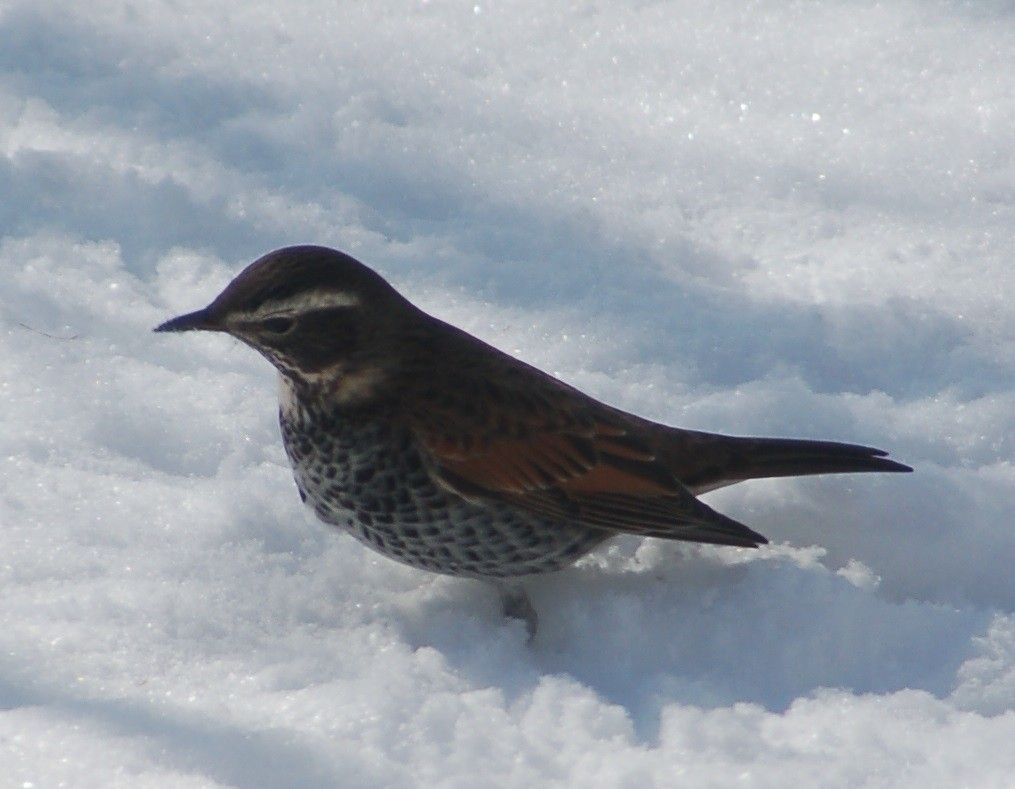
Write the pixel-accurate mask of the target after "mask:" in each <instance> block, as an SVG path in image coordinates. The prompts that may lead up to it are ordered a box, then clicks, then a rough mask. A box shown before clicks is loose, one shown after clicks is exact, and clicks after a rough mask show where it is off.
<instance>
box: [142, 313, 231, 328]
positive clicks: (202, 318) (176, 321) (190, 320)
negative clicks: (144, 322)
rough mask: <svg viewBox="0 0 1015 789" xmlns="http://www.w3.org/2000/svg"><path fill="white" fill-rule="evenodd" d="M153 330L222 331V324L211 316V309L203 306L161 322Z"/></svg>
mask: <svg viewBox="0 0 1015 789" xmlns="http://www.w3.org/2000/svg"><path fill="white" fill-rule="evenodd" d="M153 331H222V326H221V325H220V324H219V323H218V321H216V320H215V318H214V317H213V316H212V314H211V310H210V309H209V308H208V307H205V308H204V309H203V310H198V311H197V312H188V313H187V314H186V315H180V316H179V317H177V318H173V319H172V320H168V321H166V322H165V323H161V324H159V325H158V326H156V327H155V329H154V330H153Z"/></svg>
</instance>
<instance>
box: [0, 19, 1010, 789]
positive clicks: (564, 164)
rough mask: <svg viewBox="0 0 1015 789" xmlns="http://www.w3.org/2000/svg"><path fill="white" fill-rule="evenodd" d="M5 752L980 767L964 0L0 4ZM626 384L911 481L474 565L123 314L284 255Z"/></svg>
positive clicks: (979, 302)
mask: <svg viewBox="0 0 1015 789" xmlns="http://www.w3.org/2000/svg"><path fill="white" fill-rule="evenodd" d="M0 41H2V42H3V44H2V45H0V151H2V153H3V156H2V158H0V193H2V194H3V195H4V197H3V199H2V200H0V344H2V350H0V365H2V369H0V403H2V408H0V468H2V481H3V484H2V486H0V556H2V560H0V588H2V595H0V743H2V747H0V766H2V769H3V774H4V775H6V776H7V779H5V781H9V785H12V786H25V787H27V786H36V787H44V786H45V787H48V786H61V785H63V786H95V787H108V786H131V787H138V786H174V787H175V786H194V787H197V786H281V785H286V786H333V785H337V786H350V787H351V786H356V787H361V786H412V785H438V786H449V787H465V786H475V785H498V786H532V785H548V786H553V785H558V786H565V785H585V786H588V785H597V786H618V787H619V786H648V785H658V786H672V785H674V784H675V783H677V784H679V785H682V786H728V785H730V784H732V783H734V782H736V783H740V784H742V785H746V786H772V787H775V786H786V785H791V784H792V783H801V784H804V785H826V786H829V785H836V786H858V785H864V786H921V787H926V786H955V785H970V786H973V785H975V786H982V787H989V786H1004V785H1008V784H1009V783H1010V781H1011V775H1012V772H1013V770H1015V749H1012V747H1011V743H1012V742H1013V741H1015V574H1013V573H1012V572H1011V564H1012V560H1013V557H1015V528H1013V526H1015V524H1013V521H1015V517H1013V516H1015V512H1013V508H1012V501H1015V465H1013V462H1012V456H1013V454H1015V309H1013V308H1012V306H1011V303H1012V296H1013V295H1015V268H1013V266H1012V262H1011V250H1012V249H1013V244H1015V158H1013V155H1012V151H1013V150H1015V124H1013V123H1012V119H1013V117H1015V66H1013V62H1012V56H1011V53H1012V52H1015V22H1013V18H1012V16H1011V13H1010V7H1009V5H1008V4H1007V3H1004V2H988V1H986V0H985V1H984V2H977V3H959V2H944V0H941V2H924V3H917V2H907V1H906V0H902V1H900V2H896V3H888V4H878V3H863V2H859V3H858V2H832V1H831V0H824V1H823V2H815V3H803V4H801V3H794V4H787V3H782V2H775V0H770V1H767V2H766V0H761V2H757V3H751V4H745V3H742V2H734V1H733V0H730V1H729V2H725V1H721V2H718V3H711V4H697V3H682V2H664V3H635V4H619V3H618V4H608V3H593V2H577V3H567V4H565V3H545V2H515V3H504V2H488V1H487V0H481V1H480V2H476V3H452V2H441V1H440V0H432V1H431V2H426V0H424V1H423V2H418V3H407V2H401V3H396V2H374V3H369V4H347V5H342V6H336V5H335V4H333V3H324V2H306V3H289V4H285V5H280V4H278V3H268V2H264V1H263V0H251V1H250V2H243V3H239V2H227V1H226V0H211V1H209V0H201V2H192V1H190V0H180V1H179V2H176V3H173V4H171V5H169V4H164V3H159V2H155V1H154V0H134V2H131V3H124V2H116V1H115V0H106V1H104V2H96V3H90V4H87V6H86V5H83V4H80V3H72V2H66V1H65V0H52V1H51V2H48V3H43V4H39V3H27V2H21V1H20V0H14V2H10V3H7V4H5V5H3V6H2V7H0ZM298 242H315V243H323V244H329V245H332V246H335V247H338V248H340V249H343V250H345V251H347V252H350V253H351V254H353V255H356V256H357V257H359V258H361V259H362V260H364V261H365V262H367V263H368V264H370V265H372V266H374V267H376V268H377V269H378V270H380V271H381V272H383V273H384V274H385V275H386V276H388V277H389V278H390V279H391V280H392V281H393V282H394V283H395V284H396V285H397V286H398V287H399V288H400V289H401V290H402V291H403V292H404V293H406V295H408V296H409V297H410V298H412V299H413V300H414V301H416V302H417V303H418V304H420V305H421V306H423V307H424V308H426V309H428V310H430V311H432V312H434V313H436V314H438V315H440V316H441V317H443V318H445V319H447V320H450V321H451V322H453V323H456V324H458V325H461V326H462V327H463V328H466V329H467V330H469V331H471V332H473V333H475V334H477V335H479V336H481V337H482V338H484V339H486V340H488V341H490V342H492V343H494V344H495V345H497V346H499V347H501V348H504V349H506V350H508V351H509V352H512V353H515V354H516V355H518V356H519V357H521V358H524V359H526V360H528V361H530V362H532V363H534V364H536V365H538V366H540V367H542V368H544V369H548V370H550V371H552V372H554V373H555V374H557V375H559V376H560V377H561V378H563V379H564V380H567V381H569V382H571V383H573V384H575V385H577V386H578V387H580V388H582V389H583V390H585V391H588V392H589V393H591V394H593V395H595V396H597V397H599V398H601V399H604V400H606V401H608V402H610V403H613V404H615V405H618V406H620V407H623V408H625V409H628V410H632V411H635V412H637V413H639V414H643V415H645V416H647V417H650V418H656V419H660V420H663V421H667V422H669V423H672V424H678V425H681V426H685V427H692V428H698V429H707V430H717V431H721V432H730V433H741V434H760V435H786V436H801V437H821V438H830V439H840V440H849V441H855V442H861V443H869V444H871V445H874V446H879V447H884V448H886V449H890V450H891V451H892V454H893V456H894V457H897V458H898V459H900V460H902V461H904V462H906V463H909V464H911V465H913V466H914V467H915V468H916V473H914V474H913V475H908V476H901V475H865V476H854V477H834V478H833V477H827V478H812V479H808V480H771V481H760V482H752V483H747V484H745V485H740V486H736V487H733V488H729V489H725V490H722V491H717V492H715V493H713V494H709V496H708V497H707V500H708V501H709V503H710V504H711V505H713V506H715V507H717V508H719V509H720V510H722V511H724V512H727V513H728V514H730V515H731V516H733V517H735V518H737V519H739V520H742V521H744V522H745V523H747V524H748V525H750V526H751V527H753V528H755V529H757V530H759V531H760V532H762V533H763V534H765V535H766V536H768V537H769V538H771V539H772V540H773V545H772V546H771V547H769V548H766V549H762V550H759V551H755V552H751V551H740V550H735V549H721V548H711V547H705V548H697V547H687V546H679V545H672V544H666V543H663V542H660V541H653V540H647V541H639V540H636V539H633V538H628V539H620V540H617V541H616V542H614V543H612V544H611V545H609V546H608V547H607V548H605V549H603V550H602V551H600V552H599V553H597V554H596V555H595V556H593V557H591V558H590V559H589V560H587V561H585V562H583V563H582V564H580V565H579V566H577V567H576V568H574V569H571V570H568V571H565V572H563V573H560V574H557V575H554V576H548V577H544V578H541V579H539V580H536V581H535V582H533V584H532V586H531V590H530V592H531V595H532V598H533V600H534V603H535V605H536V608H537V609H538V610H539V612H540V616H541V623H542V624H541V627H542V630H541V633H540V635H539V637H538V638H537V640H536V642H535V643H534V644H532V645H531V646H530V645H527V644H526V643H525V634H524V631H523V628H522V627H521V625H520V624H519V623H512V622H506V621H505V620H503V619H502V618H501V617H500V615H499V612H498V603H497V600H496V597H495V595H494V593H493V592H492V591H491V590H489V589H487V588H485V587H483V586H482V585H480V584H478V583H475V582H470V581H462V580H455V579H450V578H441V577H435V576H429V575H426V574H424V573H421V572H417V571H415V570H412V569H409V568H406V567H402V566H400V565H398V564H396V563H393V562H390V561H388V560H386V559H384V558H383V557H379V556H377V555H375V554H372V553H370V552H369V551H368V550H367V549H366V548H364V547H363V546H361V545H359V544H358V543H356V542H355V541H354V540H352V539H351V538H347V537H344V536H341V535H338V534H335V533H332V532H329V531H328V530H327V529H326V528H325V527H324V526H323V525H321V524H319V523H318V522H316V521H315V520H314V518H313V517H312V515H311V514H309V513H308V512H306V511H305V510H304V509H303V508H302V506H301V505H300V502H299V498H298V497H297V495H296V492H295V489H294V486H293V483H292V480H291V476H290V473H289V470H288V468H287V465H286V461H285V458H284V455H283V452H282V449H281V445H280V442H279V437H278V430H277V426H276V424H275V409H276V406H275V397H276V392H275V381H274V376H273V374H272V372H271V370H270V368H268V367H267V366H266V365H265V363H264V362H263V361H262V360H261V359H260V358H259V357H257V356H256V355H255V354H252V353H250V352H249V351H248V350H246V349H244V348H243V347H242V346H240V345H239V344H238V343H236V342H234V341H231V340H229V339H228V338H224V337H216V336H209V337H198V336H189V335H188V336H187V337H173V336H169V337H166V336H163V335H154V334H152V333H150V329H151V327H153V326H154V325H156V324H157V323H158V322H160V321H162V320H164V319H166V318H168V317H170V316H172V315H175V314H177V313H179V312H183V311H188V310H191V309H195V308H197V307H200V306H203V305H204V304H206V303H207V302H208V301H209V300H210V299H211V298H212V297H213V296H214V295H215V294H216V293H217V292H218V290H219V288H221V287H222V286H223V285H224V284H225V283H226V282H227V281H228V280H229V279H230V277H231V276H232V275H234V274H235V273H236V272H237V271H238V270H239V269H240V268H241V267H242V266H243V265H245V264H246V263H247V262H249V261H250V260H251V259H253V258H254V257H256V256H258V255H260V254H262V253H263V252H265V251H267V250H269V249H271V248H274V247H277V246H282V245H285V244H290V243H298Z"/></svg>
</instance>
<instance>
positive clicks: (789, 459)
mask: <svg viewBox="0 0 1015 789" xmlns="http://www.w3.org/2000/svg"><path fill="white" fill-rule="evenodd" d="M713 438H714V439H715V444H714V445H713V447H710V449H712V450H713V452H708V451H706V452H705V453H703V454H705V455H708V456H711V455H713V454H714V457H715V462H714V463H709V462H707V461H708V460H710V459H711V457H709V458H707V459H706V458H702V460H703V462H702V463H701V465H700V466H698V467H696V468H694V469H691V470H689V472H688V473H687V474H686V478H685V477H681V481H682V482H683V483H684V484H685V485H687V487H688V488H690V489H691V490H692V491H694V492H695V493H704V492H705V491H708V490H714V489H715V488H721V487H723V486H724V485H730V484H732V483H734V482H741V481H743V480H745V479H759V478H762V477H795V476H804V475H809V474H852V473H857V472H865V471H912V470H913V469H912V468H910V467H909V466H906V465H903V464H902V463H897V462H896V461H894V460H889V459H888V458H887V457H886V455H887V454H888V453H887V452H885V451H884V450H881V449H874V448H873V447H864V446H860V445H859V444H840V443H839V442H837V441H809V440H806V439H792V438H737V437H733V436H713Z"/></svg>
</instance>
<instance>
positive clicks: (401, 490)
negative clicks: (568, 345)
mask: <svg viewBox="0 0 1015 789" xmlns="http://www.w3.org/2000/svg"><path fill="white" fill-rule="evenodd" d="M194 330H197V331H209V332H223V333H225V334H228V335H231V336H232V337H234V338H236V339H238V340H240V341H241V342H243V343H245V344H246V345H249V346H250V347H251V348H253V349H254V350H256V351H258V352H259V353H261V354H262V355H263V356H264V357H265V358H266V359H267V360H268V361H269V362H271V364H272V365H274V366H275V368H276V369H277V371H278V382H279V424H280V427H281V435H282V442H283V445H284V448H285V452H286V454H287V456H288V459H289V461H290V464H291V466H292V470H293V476H294V478H295V481H296V487H297V489H298V491H299V495H300V497H301V498H302V499H303V501H304V503H306V504H307V505H309V506H310V507H311V508H312V509H313V511H314V513H315V514H316V515H317V517H318V518H319V519H320V520H322V521H323V522H324V523H326V524H330V525H332V526H335V527H338V528H339V529H341V530H343V531H345V532H347V533H349V534H351V535H352V536H353V537H355V538H356V539H358V540H359V541H361V542H362V543H364V544H366V545H367V546H369V547H370V548H372V549H373V550H375V551H377V552H379V553H381V554H383V555H384V556H387V557H389V558H391V559H395V560H398V561H400V562H402V563H404V564H408V565H411V566H413V567H416V568H420V569H422V570H427V571H430V572H433V573H440V574H444V575H451V576H461V577H468V578H478V579H484V580H487V581H491V582H492V583H494V584H495V585H496V586H497V587H498V589H499V590H500V593H501V598H502V604H503V610H504V613H505V614H506V615H507V616H510V617H514V618H518V619H522V620H523V621H524V623H525V625H526V628H527V630H528V633H529V638H530V640H531V638H532V637H533V636H534V634H535V632H536V628H537V626H538V615H537V614H536V612H535V609H534V608H533V606H532V604H531V601H530V600H529V599H528V597H527V596H526V594H525V591H524V584H523V581H524V579H525V578H526V577H527V576H533V575H538V574H541V573H549V572H553V571H557V570H561V569H563V568H565V567H567V566H569V565H571V564H572V563H574V562H575V561H576V560H578V559H579V558H581V557H582V556H584V555H586V554H588V553H589V552H591V551H592V550H594V549H595V548H597V547H599V546H600V545H601V544H602V543H604V542H605V541H606V540H608V539H610V538H611V537H613V536H615V535H618V534H634V535H641V536H646V537H659V538H663V539H668V540H683V541H688V542H696V543H712V544H717V545H727V546H736V547H740V548H756V547H758V546H760V545H764V544H765V543H767V542H768V540H767V539H766V538H765V537H764V536H762V535H761V534H759V533H758V532H756V531H754V530H752V529H750V528H749V527H747V526H745V525H743V524H742V523H739V522H737V521H736V520H733V519H732V518H730V517H727V516H726V515H723V514H721V513H719V512H717V511H716V510H714V509H712V508H711V507H709V506H708V505H707V504H705V503H704V502H702V501H701V500H700V499H699V498H698V496H700V495H701V494H703V493H706V492H708V491H712V490H715V489H717V488H721V487H724V486H727V485H732V484H734V483H738V482H742V481H744V480H749V479H756V478H765V477H784V476H797V475H811V474H837V473H848V472H875V471H876V472H909V471H912V468H910V467H909V466H906V465H903V464H902V463H898V462H896V461H894V460H891V459H889V458H888V457H887V454H888V453H887V452H885V451H883V450H880V449H875V448H872V447H867V446H860V445H858V444H847V443H840V442H836V441H818V440H809V439H785V438H756V437H740V436H729V435H722V434H718V433H708V432H702V431H698V430H687V429H682V428H678V427H670V426H668V425H664V424H661V423H657V422H652V421H650V420H648V419H644V418H642V417H639V416H636V415H634V414H631V413H628V412H625V411H622V410H620V409H618V408H615V407H612V406H610V405H607V404H605V403H602V402H600V401H598V400H596V399H594V398H592V397H591V396H589V395H587V394H585V393H583V392H581V391H579V390H578V389H576V388H574V387H573V386H570V385H569V384H567V383H565V382H563V381H561V380H559V379H557V378H555V377H554V376H552V375H549V374H547V373H545V372H543V371H541V370H539V369H537V368H536V367H533V366H531V365H529V364H527V363H526V362H524V361H521V360H520V359H517V358H515V357H513V356H510V355H508V354H506V353H504V352H502V351H500V350H498V349H496V348H494V347H493V346H491V345H488V344H487V343H485V342H483V341H482V340H480V339H478V338H477V337H474V336H472V335H471V334H468V333H467V332H465V331H463V330H462V329H459V328H457V327H455V326H452V325H450V324H448V323H445V322H444V321H442V320H440V319H438V318H436V317H434V316H431V315H429V314H427V313H426V312H424V311H423V310H421V309H419V308H418V307H416V306H415V305H414V304H412V303H411V302H410V301H409V300H408V299H406V298H405V297H404V296H402V295H401V294H400V293H399V292H398V291H397V290H395V288H394V287H392V286H391V285H390V284H389V283H388V282H387V281H386V280H385V279H384V278H383V277H381V275H380V274H378V273H377V272H375V271H374V270H372V269H371V268H369V267H368V266H366V265H364V264H362V263H360V262H359V261H357V260H355V259H354V258H352V257H350V256H349V255H346V254H344V253H342V252H339V251H337V250H334V249H330V248H327V247H321V246H310V245H303V246H290V247H284V248H282V249H277V250H275V251H273V252H269V253H268V254H266V255H264V256H263V257H260V258H259V259H257V260H255V261H254V262H253V263H251V264H250V265H248V266H247V267H246V268H245V269H243V271H241V272H240V274H238V275H237V276H236V277H235V278H234V279H233V280H232V281H231V282H230V283H229V284H228V285H227V286H226V288H225V289H224V290H223V291H222V292H221V293H220V294H219V295H218V296H217V297H216V298H215V299H214V300H213V301H212V302H211V303H210V304H209V305H208V306H207V307H205V308H203V309H199V310H197V311H195V312H190V313H187V314H185V315H180V316H179V317H176V318H173V319H171V320H168V321H166V322H164V323H162V324H161V325H159V326H157V327H156V328H155V329H154V331H156V332H183V331H194Z"/></svg>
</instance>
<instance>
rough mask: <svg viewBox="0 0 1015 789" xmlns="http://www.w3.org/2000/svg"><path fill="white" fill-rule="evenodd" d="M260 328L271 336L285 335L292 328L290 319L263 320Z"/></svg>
mask: <svg viewBox="0 0 1015 789" xmlns="http://www.w3.org/2000/svg"><path fill="white" fill-rule="evenodd" d="M261 327H262V328H263V329H265V330H266V331H270V332H271V333H272V334H285V333H286V332H287V331H289V330H290V329H291V328H292V327H293V321H292V318H265V319H264V320H263V321H261Z"/></svg>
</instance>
